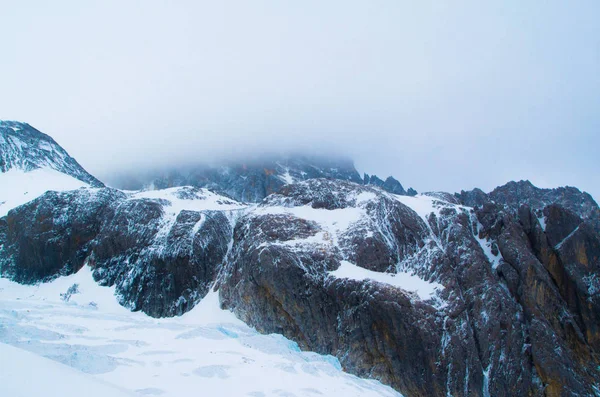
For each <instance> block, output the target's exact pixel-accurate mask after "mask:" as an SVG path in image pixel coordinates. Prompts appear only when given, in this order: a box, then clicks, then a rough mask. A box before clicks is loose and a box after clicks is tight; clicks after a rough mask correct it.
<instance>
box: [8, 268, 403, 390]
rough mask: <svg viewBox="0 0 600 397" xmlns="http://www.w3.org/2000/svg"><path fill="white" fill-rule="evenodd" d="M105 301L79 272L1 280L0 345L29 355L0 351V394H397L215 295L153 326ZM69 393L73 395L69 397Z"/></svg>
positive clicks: (103, 291) (108, 297)
mask: <svg viewBox="0 0 600 397" xmlns="http://www.w3.org/2000/svg"><path fill="white" fill-rule="evenodd" d="M73 284H78V290H79V293H76V294H73V295H72V297H71V299H70V300H69V302H68V303H66V302H64V301H63V300H61V298H60V293H64V292H65V291H66V290H67V289H68V288H69V287H70V286H72V285H73ZM113 295H114V289H113V288H107V287H101V286H99V285H97V284H96V283H95V282H94V281H93V279H92V275H91V270H90V268H88V267H87V266H85V267H84V268H83V269H82V270H80V271H79V272H78V273H77V274H75V275H72V276H68V277H61V278H58V279H56V280H54V281H52V282H50V283H46V284H40V285H37V286H30V285H19V284H17V283H14V282H11V281H9V280H7V279H2V278H0V324H1V328H0V329H1V330H2V332H0V342H1V343H6V344H8V345H11V346H14V347H16V348H21V349H24V350H27V351H28V352H30V353H27V352H25V353H23V354H25V355H26V356H27V360H28V363H31V364H30V365H22V366H21V364H20V363H19V364H14V365H13V362H12V361H13V357H16V358H15V360H20V358H19V356H20V355H21V352H20V351H17V352H15V350H14V348H4V347H2V348H0V357H2V359H0V395H5V394H6V395H7V396H9V395H10V396H16V397H24V396H27V397H30V396H42V395H44V396H52V397H53V396H56V397H70V396H71V395H73V396H75V395H77V396H81V395H82V394H85V395H90V396H94V397H95V396H96V395H98V396H119V397H121V395H138V396H145V395H160V396H162V397H187V396H190V397H191V396H197V395H198V394H199V393H200V394H201V395H207V396H217V395H223V396H252V395H254V396H281V395H295V396H298V397H300V396H314V395H319V394H322V395H326V396H332V395H343V396H400V394H399V393H397V392H395V391H394V390H393V389H391V388H390V387H388V386H384V385H382V384H381V383H379V382H377V381H375V380H367V379H360V378H357V377H355V376H352V375H349V374H347V373H345V372H343V371H342V370H341V365H340V363H339V361H338V360H337V359H336V358H334V357H332V356H323V355H319V354H316V353H311V352H302V351H300V349H299V347H298V345H297V344H296V343H294V342H292V341H290V340H289V339H286V338H285V337H283V336H282V335H278V334H271V335H261V334H259V333H258V332H257V331H256V330H254V329H252V328H250V327H248V326H247V325H245V324H244V323H243V322H242V321H240V320H238V319H237V318H236V317H235V316H234V315H233V313H231V312H230V311H227V310H222V309H220V307H219V296H218V293H217V292H210V293H209V294H208V295H206V297H205V298H204V299H202V300H201V301H200V302H199V303H198V304H197V305H196V307H194V309H192V310H191V311H190V312H188V313H186V314H184V315H183V316H181V317H175V318H162V319H155V318H151V317H148V316H146V315H145V314H143V313H140V312H136V313H132V312H129V311H128V310H126V309H124V308H122V307H120V306H119V305H118V304H117V302H116V300H115V298H114V296H113ZM90 302H94V303H96V305H90V304H89V303H90ZM7 349H8V350H7ZM31 354H35V356H32V355H31ZM32 357H33V358H32ZM42 357H46V358H51V359H52V360H54V361H51V362H49V361H48V360H46V359H44V358H42ZM36 358H38V359H39V360H36ZM38 361H39V362H42V363H45V364H39V365H38V364H37V362H38ZM56 361H58V362H59V363H62V364H65V365H68V366H69V367H72V368H73V370H70V369H69V370H67V369H65V368H64V367H63V366H62V365H61V364H58V363H56ZM8 367H10V368H8ZM54 367H56V368H54ZM11 368H13V370H12V372H10V371H11ZM57 368H58V369H57ZM65 371H66V372H65ZM32 374H33V375H32ZM74 374H75V375H74ZM32 376H33V377H32ZM7 377H9V378H10V379H6V378H7ZM32 379H33V380H34V381H33V382H32ZM46 379H51V380H54V383H53V384H51V385H50V384H46V383H45V382H46ZM70 385H77V391H78V394H69V393H71V389H66V388H67V387H70ZM44 386H45V387H44ZM63 386H64V387H65V389H63ZM9 387H10V388H9ZM34 387H38V389H32V388H34ZM39 387H44V389H43V390H41V389H39ZM38 390H41V392H38ZM63 390H64V392H63ZM120 390H126V392H121V391H120ZM96 392H98V393H99V394H94V393H96ZM86 393H87V394H86ZM120 393H121V394H120ZM128 393H129V394H128Z"/></svg>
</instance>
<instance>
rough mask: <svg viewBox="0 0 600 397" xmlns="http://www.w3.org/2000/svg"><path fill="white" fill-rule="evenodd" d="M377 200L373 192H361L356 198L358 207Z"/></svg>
mask: <svg viewBox="0 0 600 397" xmlns="http://www.w3.org/2000/svg"><path fill="white" fill-rule="evenodd" d="M375 198H377V195H376V194H375V193H373V192H360V193H359V194H358V195H357V196H356V205H360V204H364V203H367V202H369V201H371V200H374V199H375Z"/></svg>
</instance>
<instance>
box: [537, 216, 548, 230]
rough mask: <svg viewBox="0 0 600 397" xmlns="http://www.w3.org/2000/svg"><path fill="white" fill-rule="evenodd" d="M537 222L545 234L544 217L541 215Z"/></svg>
mask: <svg viewBox="0 0 600 397" xmlns="http://www.w3.org/2000/svg"><path fill="white" fill-rule="evenodd" d="M538 221H539V222H540V226H541V227H542V230H543V231H544V232H545V231H546V217H545V216H543V215H542V216H540V217H539V218H538Z"/></svg>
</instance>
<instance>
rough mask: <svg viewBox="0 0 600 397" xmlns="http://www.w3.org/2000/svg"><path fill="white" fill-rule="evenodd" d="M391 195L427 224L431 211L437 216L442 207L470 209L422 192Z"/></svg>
mask: <svg viewBox="0 0 600 397" xmlns="http://www.w3.org/2000/svg"><path fill="white" fill-rule="evenodd" d="M391 196H392V197H394V198H395V199H396V200H398V201H400V202H401V203H402V204H404V205H406V206H407V207H409V208H410V209H412V210H413V211H415V212H416V213H417V214H418V215H419V216H420V217H421V219H423V221H425V224H427V225H428V224H429V221H428V217H429V215H430V214H432V213H433V214H435V215H436V216H438V217H439V215H440V210H441V209H442V208H448V207H451V208H454V209H456V211H457V212H460V211H469V210H470V209H471V208H470V207H465V206H463V205H458V204H453V203H449V202H447V201H443V200H440V199H439V198H436V197H431V196H426V195H423V194H418V195H416V196H414V197H411V196H401V195H397V194H392V195H391Z"/></svg>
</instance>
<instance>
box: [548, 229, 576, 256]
mask: <svg viewBox="0 0 600 397" xmlns="http://www.w3.org/2000/svg"><path fill="white" fill-rule="evenodd" d="M578 230H579V226H577V227H576V228H575V229H573V231H572V232H571V233H569V235H568V236H567V237H565V238H564V239H563V240H562V241H561V242H560V243H558V244H556V245H555V246H554V249H555V250H559V249H560V247H562V245H563V244H564V243H565V241H567V240H568V239H570V238H571V237H573V235H574V234H575V233H577V231H578Z"/></svg>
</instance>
